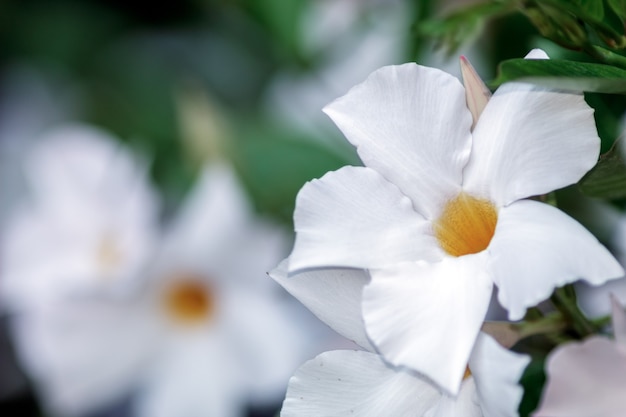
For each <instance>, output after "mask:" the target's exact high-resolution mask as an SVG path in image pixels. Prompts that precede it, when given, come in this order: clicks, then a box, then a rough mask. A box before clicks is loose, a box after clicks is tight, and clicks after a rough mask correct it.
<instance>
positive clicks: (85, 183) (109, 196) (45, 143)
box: [26, 124, 154, 208]
mask: <svg viewBox="0 0 626 417" xmlns="http://www.w3.org/2000/svg"><path fill="white" fill-rule="evenodd" d="M146 171H147V167H146V166H145V164H144V163H142V161H140V160H139V159H137V158H135V157H134V156H133V155H132V154H131V153H130V152H129V151H128V150H127V149H125V148H124V147H123V146H122V145H121V143H119V142H118V141H117V140H116V139H115V138H113V137H112V136H110V135H109V134H108V133H106V132H105V131H102V130H100V129H97V128H95V127H91V126H88V125H81V124H67V125H62V126H60V127H58V128H56V129H53V130H50V131H48V132H47V133H46V134H45V135H44V136H43V137H42V138H41V140H40V141H39V142H38V144H37V146H35V147H34V149H33V151H32V153H31V155H29V158H28V159H27V161H26V175H27V176H28V179H29V180H30V185H31V186H32V188H33V189H34V193H35V196H36V198H37V199H38V200H39V201H41V202H42V203H49V204H52V205H56V204H64V205H72V204H77V205H79V206H81V205H84V202H81V200H82V199H86V200H89V201H94V200H95V201H111V200H117V203H118V208H119V207H120V206H123V207H127V206H128V205H130V204H138V203H139V204H141V202H142V201H145V200H154V196H153V195H152V193H153V192H152V190H149V189H148V188H147V186H146V183H147V177H146Z"/></svg>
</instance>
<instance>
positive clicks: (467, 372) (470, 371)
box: [463, 365, 472, 381]
mask: <svg viewBox="0 0 626 417" xmlns="http://www.w3.org/2000/svg"><path fill="white" fill-rule="evenodd" d="M470 376H472V370H471V369H470V367H469V365H467V366H466V367H465V373H464V374H463V381H465V380H466V379H467V378H469V377H470Z"/></svg>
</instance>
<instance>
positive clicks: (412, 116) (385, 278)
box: [289, 51, 623, 394]
mask: <svg viewBox="0 0 626 417" xmlns="http://www.w3.org/2000/svg"><path fill="white" fill-rule="evenodd" d="M530 57H532V58H540V57H545V54H544V53H543V52H541V51H533V52H532V53H531V56H530ZM325 112H326V113H327V114H328V115H329V116H330V117H331V118H332V119H333V121H334V122H335V123H336V124H337V125H338V126H339V128H340V129H341V130H342V131H343V133H344V134H345V135H346V137H347V138H348V140H349V141H350V142H351V143H352V144H353V145H355V146H356V147H357V151H358V153H359V155H360V157H361V159H362V160H363V162H364V164H365V165H366V166H365V167H353V166H349V167H344V168H342V169H339V170H338V171H335V172H330V173H328V174H326V175H325V176H324V177H322V178H321V179H319V180H313V181H311V182H310V183H308V184H306V185H305V186H304V187H303V188H302V190H301V191H300V193H299V194H298V197H297V201H296V210H295V213H294V223H295V229H296V233H297V235H296V241H295V245H294V249H293V252H292V254H291V255H290V263H289V266H290V271H291V272H293V271H299V270H303V269H306V268H317V267H352V268H367V269H370V271H371V276H372V279H371V283H370V284H368V285H367V286H366V287H365V289H364V297H363V315H364V319H365V325H366V329H367V334H368V335H369V337H370V338H371V340H372V341H373V343H374V344H375V345H376V348H377V350H378V351H379V352H380V353H381V354H382V355H383V356H384V357H385V358H386V359H387V360H389V361H390V362H391V363H393V364H395V365H404V366H408V367H410V368H412V369H415V370H417V371H419V372H421V373H424V374H426V375H427V376H428V377H430V378H432V379H433V380H434V381H435V382H436V383H438V384H439V385H440V386H441V387H443V388H444V389H446V390H448V391H449V392H450V393H453V394H454V393H456V392H458V389H459V385H460V382H461V379H462V376H463V372H464V369H465V366H466V364H467V361H468V359H469V355H470V351H471V348H472V346H473V344H474V339H475V337H476V335H477V334H478V331H479V328H480V325H481V323H482V321H483V319H484V316H485V311H486V309H487V306H488V304H489V299H490V296H491V293H492V290H493V284H496V285H497V286H498V290H499V293H498V298H499V302H500V303H501V304H502V305H503V306H504V307H505V308H507V310H508V311H509V318H510V319H512V320H517V319H520V318H522V317H523V315H524V312H525V310H526V308H527V307H529V306H532V305H535V304H536V303H538V302H539V301H542V300H544V299H546V298H547V297H548V296H549V295H550V294H551V292H552V290H553V289H554V288H555V287H556V286H560V285H563V284H565V283H568V282H572V281H574V280H577V279H580V278H584V279H586V280H587V281H589V282H591V283H594V284H599V283H602V282H604V281H606V280H607V279H609V278H615V277H618V276H620V275H622V273H623V270H622V268H621V266H620V265H619V264H618V263H617V261H616V260H615V259H614V258H613V257H612V256H611V255H610V253H609V252H608V251H607V250H606V249H605V248H604V247H603V246H602V245H601V244H600V243H599V242H598V241H597V239H596V238H595V237H593V236H592V235H591V234H590V233H589V232H587V231H586V230H585V229H584V228H583V227H582V226H581V225H580V224H578V223H577V222H576V221H574V220H573V219H571V218H570V217H568V216H566V215H564V214H563V213H562V212H560V211H559V210H557V209H555V208H554V207H551V206H549V205H547V204H542V203H540V202H538V201H533V200H529V199H526V198H527V197H531V196H535V195H540V194H545V193H548V192H550V191H552V190H554V189H557V188H560V187H564V186H566V185H569V184H572V183H575V182H576V181H578V180H579V179H580V178H581V176H582V175H583V174H584V173H585V172H587V171H588V170H589V169H590V168H591V167H592V166H593V165H594V164H595V163H596V160H597V157H598V152H599V146H600V142H599V138H598V135H597V132H596V128H595V124H594V120H593V110H592V109H591V108H590V107H589V106H588V105H587V104H586V103H585V101H584V99H583V96H582V94H573V93H566V92H560V91H553V90H548V89H545V88H541V87H537V86H533V85H530V84H523V83H508V84H505V85H503V86H501V87H500V88H499V89H498V90H497V91H496V92H495V94H494V95H493V96H492V97H491V99H490V100H489V102H488V103H487V105H486V107H485V108H484V110H483V111H482V114H481V115H480V118H479V119H478V121H477V123H476V126H475V128H474V129H473V131H472V130H471V126H472V115H471V113H470V111H469V110H468V107H467V105H466V99H465V91H464V89H463V87H462V86H461V84H460V83H459V81H458V80H457V79H456V78H454V77H452V76H450V75H448V74H446V73H444V72H442V71H439V70H437V69H432V68H426V67H422V66H419V65H416V64H405V65H401V66H390V67H384V68H382V69H380V70H378V71H376V72H374V73H373V74H372V75H370V77H369V78H368V79H367V80H366V81H365V82H364V83H362V84H360V85H357V86H356V87H354V88H353V89H352V90H350V92H348V94H346V95H345V96H343V97H341V98H339V99H337V100H336V101H334V102H333V103H331V104H330V105H328V106H327V107H326V108H325ZM424 341H427V342H424Z"/></svg>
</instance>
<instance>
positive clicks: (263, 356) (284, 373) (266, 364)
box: [212, 277, 319, 405]
mask: <svg viewBox="0 0 626 417" xmlns="http://www.w3.org/2000/svg"><path fill="white" fill-rule="evenodd" d="M260 279H261V278H260ZM264 280H265V281H267V282H266V283H267V284H271V286H276V288H275V289H279V288H278V286H277V285H276V283H275V282H273V281H272V280H270V279H269V278H267V277H264ZM272 295H274V296H273V297H272ZM278 295H279V294H263V293H259V292H258V291H254V289H253V288H250V289H248V288H241V287H240V288H236V289H235V288H233V289H232V290H231V291H228V292H224V293H223V296H222V297H221V299H220V302H221V303H220V311H219V314H220V316H219V317H218V319H219V320H220V323H219V326H220V329H219V331H220V332H221V334H220V335H219V336H221V337H222V338H224V339H227V342H228V349H229V351H230V354H231V355H232V356H234V357H235V358H236V360H237V363H238V366H239V367H240V368H241V370H242V377H241V378H240V380H239V381H238V384H239V385H240V386H241V387H245V388H246V390H247V391H248V392H249V393H250V399H251V400H252V401H254V402H255V403H257V404H265V405H267V403H268V402H270V403H277V402H278V401H279V400H280V399H281V398H282V397H283V396H284V393H285V389H286V387H287V381H288V380H289V377H290V376H291V375H293V372H294V371H295V370H296V368H297V367H298V366H299V365H300V364H301V363H302V361H304V360H305V359H308V358H309V357H310V356H311V353H310V352H311V351H312V350H314V349H311V346H310V342H311V341H310V339H309V338H308V337H307V336H308V335H307V334H306V331H307V330H308V329H306V328H303V326H302V324H301V323H298V322H296V320H295V319H294V317H293V316H292V315H291V314H290V313H291V311H290V310H289V309H288V308H287V307H288V306H287V305H286V303H285V299H281V298H279V297H278ZM280 295H284V293H281V294H280ZM213 325H214V326H215V323H213ZM212 330H213V331H215V332H217V331H216V329H215V328H214V327H213V328H212ZM305 352H306V355H305V354H304V353H305ZM318 352H319V350H317V351H316V352H315V353H318Z"/></svg>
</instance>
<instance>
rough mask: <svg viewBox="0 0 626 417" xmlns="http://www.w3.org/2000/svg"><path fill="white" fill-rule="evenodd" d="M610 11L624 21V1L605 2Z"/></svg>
mask: <svg viewBox="0 0 626 417" xmlns="http://www.w3.org/2000/svg"><path fill="white" fill-rule="evenodd" d="M607 1H608V3H609V6H611V9H613V11H614V12H615V14H617V15H618V16H619V17H621V18H622V19H626V0H607Z"/></svg>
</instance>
